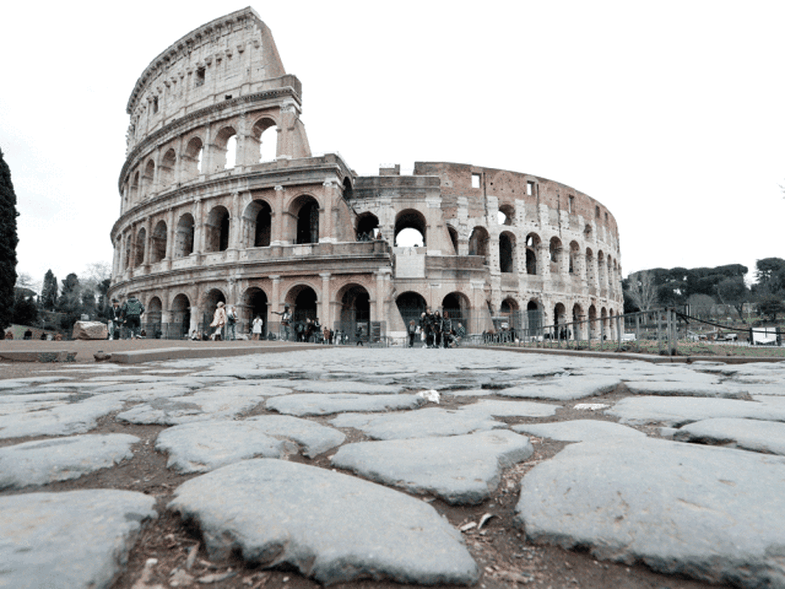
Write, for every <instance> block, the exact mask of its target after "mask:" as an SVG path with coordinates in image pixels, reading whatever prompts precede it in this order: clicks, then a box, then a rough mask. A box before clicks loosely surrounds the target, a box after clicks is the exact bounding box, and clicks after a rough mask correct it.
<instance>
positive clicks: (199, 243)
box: [193, 198, 204, 254]
mask: <svg viewBox="0 0 785 589" xmlns="http://www.w3.org/2000/svg"><path fill="white" fill-rule="evenodd" d="M202 208H203V205H202V199H201V198H197V199H196V209H195V211H194V251H193V253H195V254H201V253H202V252H203V251H204V220H203V219H202Z"/></svg>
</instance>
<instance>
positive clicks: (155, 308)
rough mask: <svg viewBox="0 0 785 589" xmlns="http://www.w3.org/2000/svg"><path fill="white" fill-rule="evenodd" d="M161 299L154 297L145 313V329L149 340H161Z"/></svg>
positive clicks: (148, 303)
mask: <svg viewBox="0 0 785 589" xmlns="http://www.w3.org/2000/svg"><path fill="white" fill-rule="evenodd" d="M162 309H163V306H162V305H161V299H159V298H158V297H153V298H151V299H150V300H149V301H148V302H147V308H146V309H145V312H144V325H143V327H144V329H145V331H146V332H147V337H148V338H155V339H161V336H162V335H163V331H162V330H161V314H162V313H161V311H162Z"/></svg>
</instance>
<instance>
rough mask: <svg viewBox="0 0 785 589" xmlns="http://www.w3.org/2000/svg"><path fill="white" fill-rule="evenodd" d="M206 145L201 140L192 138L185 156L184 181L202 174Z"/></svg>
mask: <svg viewBox="0 0 785 589" xmlns="http://www.w3.org/2000/svg"><path fill="white" fill-rule="evenodd" d="M203 147H204V144H203V143H202V140H201V138H199V137H192V138H191V139H190V140H189V141H188V145H187V146H186V148H185V154H184V155H183V179H184V180H190V179H192V178H196V177H197V176H198V175H199V174H201V173H202V152H203Z"/></svg>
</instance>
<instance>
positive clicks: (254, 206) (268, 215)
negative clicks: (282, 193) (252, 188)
mask: <svg viewBox="0 0 785 589" xmlns="http://www.w3.org/2000/svg"><path fill="white" fill-rule="evenodd" d="M272 214H273V212H272V208H270V205H269V204H268V203H267V202H266V201H264V200H254V201H253V202H251V204H249V205H248V206H247V207H246V208H245V212H244V213H243V219H244V220H245V223H244V225H245V238H244V239H243V243H244V244H245V246H246V247H267V246H269V245H270V239H271V234H272Z"/></svg>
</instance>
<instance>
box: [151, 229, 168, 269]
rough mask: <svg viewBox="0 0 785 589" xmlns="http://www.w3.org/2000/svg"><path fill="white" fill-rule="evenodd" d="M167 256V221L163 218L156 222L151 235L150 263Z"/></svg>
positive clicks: (155, 262)
mask: <svg viewBox="0 0 785 589" xmlns="http://www.w3.org/2000/svg"><path fill="white" fill-rule="evenodd" d="M165 257H166V222H165V221H163V220H160V221H158V223H156V224H155V228H154V229H153V233H152V235H150V263H151V264H157V263H158V262H160V261H161V260H163V259H164V258H165Z"/></svg>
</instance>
